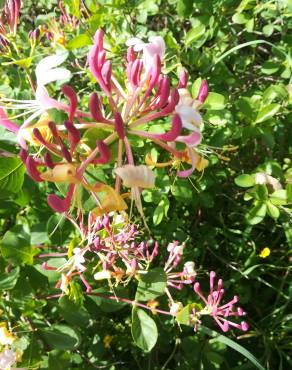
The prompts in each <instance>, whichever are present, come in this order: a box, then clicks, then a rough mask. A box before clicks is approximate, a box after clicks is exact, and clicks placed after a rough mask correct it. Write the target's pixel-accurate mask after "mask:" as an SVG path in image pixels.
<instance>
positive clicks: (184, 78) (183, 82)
mask: <svg viewBox="0 0 292 370" xmlns="http://www.w3.org/2000/svg"><path fill="white" fill-rule="evenodd" d="M188 78H189V75H188V73H187V71H185V70H184V69H183V70H182V71H181V72H180V75H179V83H178V88H179V89H184V88H185V87H186V86H187V83H188Z"/></svg>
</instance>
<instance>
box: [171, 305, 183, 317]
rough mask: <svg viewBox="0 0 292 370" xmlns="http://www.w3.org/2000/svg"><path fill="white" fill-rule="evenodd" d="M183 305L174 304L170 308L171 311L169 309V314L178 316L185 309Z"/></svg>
mask: <svg viewBox="0 0 292 370" xmlns="http://www.w3.org/2000/svg"><path fill="white" fill-rule="evenodd" d="M183 307H184V306H183V305H182V303H181V302H172V304H171V306H170V309H169V312H170V313H171V314H172V315H173V316H176V315H177V314H178V313H179V311H181V310H182V309H183Z"/></svg>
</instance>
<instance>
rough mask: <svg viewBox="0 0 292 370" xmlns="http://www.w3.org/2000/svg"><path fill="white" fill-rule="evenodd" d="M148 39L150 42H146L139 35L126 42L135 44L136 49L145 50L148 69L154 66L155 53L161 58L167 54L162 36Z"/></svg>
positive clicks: (144, 60) (145, 64) (131, 44)
mask: <svg viewBox="0 0 292 370" xmlns="http://www.w3.org/2000/svg"><path fill="white" fill-rule="evenodd" d="M148 40H149V43H145V42H143V41H142V40H141V39H139V38H137V37H132V38H130V39H129V40H128V41H127V42H126V45H127V46H133V47H134V50H135V51H143V64H144V67H145V69H146V71H149V70H150V68H151V67H152V66H153V58H154V56H155V55H158V56H159V58H160V60H161V59H163V57H164V54H165V42H164V40H163V38H162V37H161V36H151V37H149V39H148Z"/></svg>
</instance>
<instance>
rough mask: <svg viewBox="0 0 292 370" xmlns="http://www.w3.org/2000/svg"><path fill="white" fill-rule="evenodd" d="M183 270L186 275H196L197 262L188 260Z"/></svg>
mask: <svg viewBox="0 0 292 370" xmlns="http://www.w3.org/2000/svg"><path fill="white" fill-rule="evenodd" d="M183 272H184V274H185V276H186V277H195V276H196V275H197V273H196V271H195V262H193V261H188V262H186V263H185V264H184V269H183Z"/></svg>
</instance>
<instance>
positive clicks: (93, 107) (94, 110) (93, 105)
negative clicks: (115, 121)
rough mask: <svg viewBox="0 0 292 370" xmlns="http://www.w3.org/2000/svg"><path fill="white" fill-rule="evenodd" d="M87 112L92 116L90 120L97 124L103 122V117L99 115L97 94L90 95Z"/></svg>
mask: <svg viewBox="0 0 292 370" xmlns="http://www.w3.org/2000/svg"><path fill="white" fill-rule="evenodd" d="M89 110H90V113H91V115H92V118H93V119H95V120H96V121H97V122H103V120H104V117H103V116H102V114H101V110H100V101H99V98H98V95H97V93H92V94H91V95H90V98H89Z"/></svg>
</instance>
